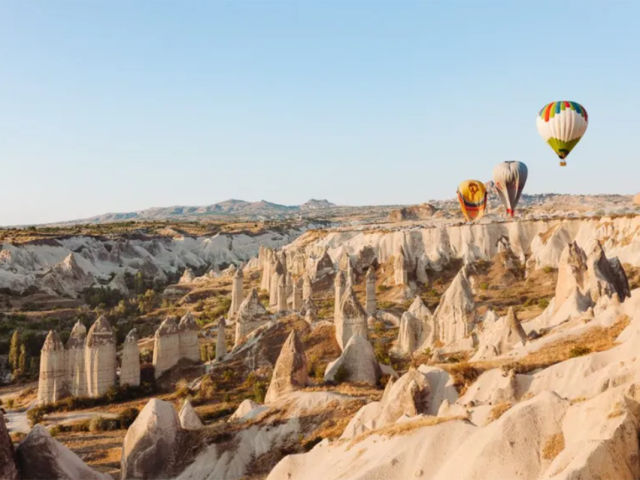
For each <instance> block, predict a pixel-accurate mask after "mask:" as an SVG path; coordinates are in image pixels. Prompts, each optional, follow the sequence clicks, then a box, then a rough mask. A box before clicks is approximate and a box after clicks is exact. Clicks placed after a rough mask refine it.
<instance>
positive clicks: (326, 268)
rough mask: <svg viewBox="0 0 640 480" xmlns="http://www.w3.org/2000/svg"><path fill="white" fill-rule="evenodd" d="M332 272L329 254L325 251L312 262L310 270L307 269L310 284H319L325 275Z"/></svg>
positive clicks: (331, 261)
mask: <svg viewBox="0 0 640 480" xmlns="http://www.w3.org/2000/svg"><path fill="white" fill-rule="evenodd" d="M333 272H334V270H333V260H331V257H330V256H329V253H328V252H327V251H326V250H325V251H324V252H323V254H322V256H321V257H320V258H318V259H317V260H315V261H313V263H312V264H311V268H310V269H309V276H310V278H311V281H312V282H314V283H315V282H319V281H320V280H322V279H323V278H325V277H326V276H327V275H330V274H332V273H333Z"/></svg>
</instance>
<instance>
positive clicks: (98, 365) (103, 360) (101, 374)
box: [85, 315, 116, 397]
mask: <svg viewBox="0 0 640 480" xmlns="http://www.w3.org/2000/svg"><path fill="white" fill-rule="evenodd" d="M85 355H86V356H85V365H86V369H87V393H88V395H89V396H90V397H100V396H102V395H104V394H105V393H107V390H109V388H110V387H112V386H113V385H115V383H116V336H115V334H114V333H113V329H112V328H111V324H110V323H109V320H107V317H105V316H104V315H102V316H100V317H99V318H98V319H97V320H96V321H95V323H94V324H93V325H91V328H90V329H89V333H88V334H87V347H86V351H85Z"/></svg>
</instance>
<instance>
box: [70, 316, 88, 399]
mask: <svg viewBox="0 0 640 480" xmlns="http://www.w3.org/2000/svg"><path fill="white" fill-rule="evenodd" d="M86 343H87V327H85V326H84V324H83V323H82V322H81V321H80V320H78V321H77V322H76V324H75V325H74V326H73V330H71V336H70V337H69V340H68V341H67V375H68V380H67V382H68V383H67V384H68V387H69V393H70V394H71V395H72V396H74V397H86V396H87V369H86V367H85V364H84V360H85V358H84V357H85V347H86Z"/></svg>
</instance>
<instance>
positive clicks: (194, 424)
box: [178, 399, 204, 430]
mask: <svg viewBox="0 0 640 480" xmlns="http://www.w3.org/2000/svg"><path fill="white" fill-rule="evenodd" d="M178 418H179V419H180V426H181V427H182V428H184V429H185V430H200V429H201V428H204V424H203V423H202V421H201V420H200V417H198V414H197V413H196V411H195V410H194V409H193V405H191V402H190V401H189V400H188V399H186V400H185V401H184V403H183V404H182V408H181V409H180V413H179V414H178Z"/></svg>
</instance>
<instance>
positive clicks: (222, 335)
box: [216, 317, 227, 362]
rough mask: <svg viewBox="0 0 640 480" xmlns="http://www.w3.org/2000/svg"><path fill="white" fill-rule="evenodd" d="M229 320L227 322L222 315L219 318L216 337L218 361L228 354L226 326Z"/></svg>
mask: <svg viewBox="0 0 640 480" xmlns="http://www.w3.org/2000/svg"><path fill="white" fill-rule="evenodd" d="M226 326H227V322H225V320H224V317H220V320H218V335H217V337H216V361H217V362H220V361H222V360H223V359H224V357H225V355H226V354H227V333H226V330H225V328H226Z"/></svg>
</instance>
